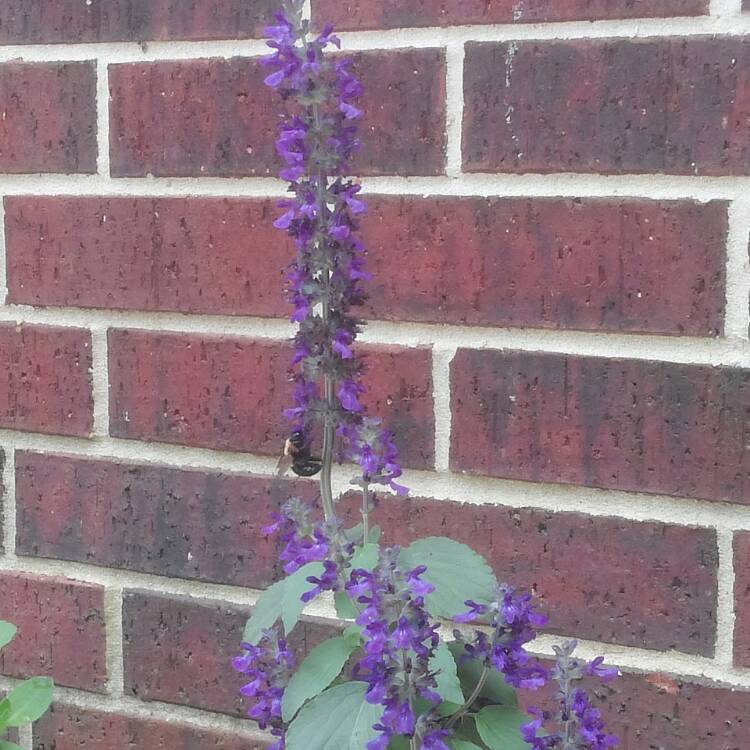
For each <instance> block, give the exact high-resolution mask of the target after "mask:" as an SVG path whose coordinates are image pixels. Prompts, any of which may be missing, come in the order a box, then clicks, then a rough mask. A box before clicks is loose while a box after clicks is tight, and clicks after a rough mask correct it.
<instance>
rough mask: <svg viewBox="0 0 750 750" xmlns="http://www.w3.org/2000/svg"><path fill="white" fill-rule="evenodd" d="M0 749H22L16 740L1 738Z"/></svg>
mask: <svg viewBox="0 0 750 750" xmlns="http://www.w3.org/2000/svg"><path fill="white" fill-rule="evenodd" d="M0 750H21V748H20V747H19V746H18V745H16V743H15V742H8V740H0Z"/></svg>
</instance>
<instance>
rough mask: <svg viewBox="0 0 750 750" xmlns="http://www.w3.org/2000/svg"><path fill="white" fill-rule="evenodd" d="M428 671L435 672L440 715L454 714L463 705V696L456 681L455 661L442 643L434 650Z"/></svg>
mask: <svg viewBox="0 0 750 750" xmlns="http://www.w3.org/2000/svg"><path fill="white" fill-rule="evenodd" d="M430 671H432V672H437V674H436V675H435V679H436V680H437V692H438V693H440V697H441V698H442V699H443V703H441V704H440V713H442V714H443V715H447V714H452V713H455V712H456V711H457V710H458V709H459V708H460V707H461V706H462V705H463V702H464V694H463V691H462V690H461V682H460V680H459V679H458V669H457V667H456V660H455V659H454V658H453V654H452V653H451V651H450V649H449V648H448V645H447V644H446V643H443V642H442V641H441V642H440V645H439V646H438V647H437V649H435V655H434V656H433V657H432V659H430Z"/></svg>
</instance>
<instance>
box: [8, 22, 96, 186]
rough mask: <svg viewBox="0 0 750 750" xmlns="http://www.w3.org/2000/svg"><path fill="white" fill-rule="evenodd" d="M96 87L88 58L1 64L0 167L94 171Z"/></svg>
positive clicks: (30, 170) (27, 170) (93, 71)
mask: <svg viewBox="0 0 750 750" xmlns="http://www.w3.org/2000/svg"><path fill="white" fill-rule="evenodd" d="M0 13H2V11H0ZM95 89H96V76H95V70H94V66H93V65H92V64H91V63H88V62H69V63H17V62H11V63H2V64H0V111H1V112H2V118H0V172H12V173H31V172H65V173H72V172H85V173H89V172H95V171H96V152H97V149H96V102H95Z"/></svg>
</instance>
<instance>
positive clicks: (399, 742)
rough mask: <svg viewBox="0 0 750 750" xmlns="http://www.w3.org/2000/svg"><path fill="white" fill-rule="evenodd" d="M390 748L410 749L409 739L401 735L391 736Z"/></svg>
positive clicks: (391, 749)
mask: <svg viewBox="0 0 750 750" xmlns="http://www.w3.org/2000/svg"><path fill="white" fill-rule="evenodd" d="M388 750H409V740H407V739H406V737H401V736H396V737H391V741H390V742H389V743H388Z"/></svg>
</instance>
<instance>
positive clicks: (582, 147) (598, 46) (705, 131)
mask: <svg viewBox="0 0 750 750" xmlns="http://www.w3.org/2000/svg"><path fill="white" fill-rule="evenodd" d="M748 76H750V40H748V39H744V38H734V39H732V38H723V39H708V38H701V39H677V38H674V39H657V40H637V41H626V40H618V41H589V40H581V41H562V42H520V43H507V44H495V43H476V44H475V43H472V44H469V45H467V56H466V69H465V91H466V97H465V103H466V110H465V116H464V143H463V148H464V165H465V167H466V169H468V170H469V171H472V172H606V173H633V172H635V173H638V172H643V173H652V172H666V173H673V174H686V175H692V174H706V175H747V174H750V127H749V126H750V98H748V97H747V96H745V95H744V92H745V90H746V88H747V81H748ZM706 102H710V103H711V105H710V106H706Z"/></svg>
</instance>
